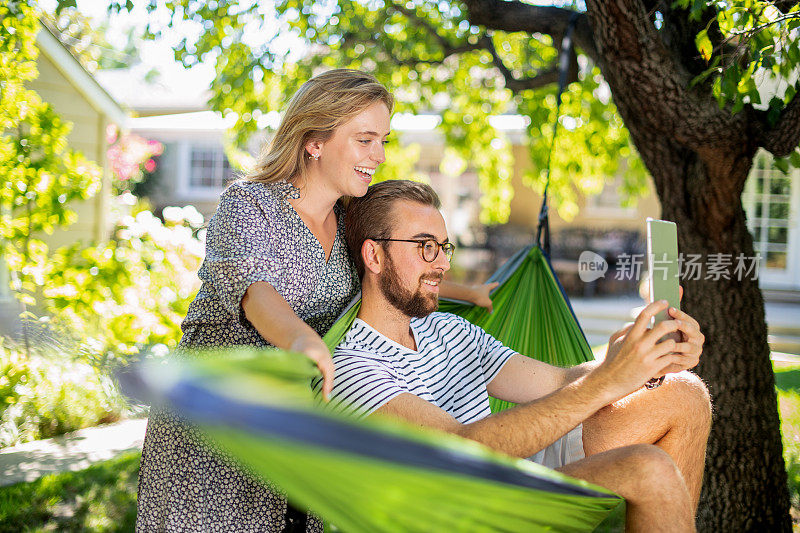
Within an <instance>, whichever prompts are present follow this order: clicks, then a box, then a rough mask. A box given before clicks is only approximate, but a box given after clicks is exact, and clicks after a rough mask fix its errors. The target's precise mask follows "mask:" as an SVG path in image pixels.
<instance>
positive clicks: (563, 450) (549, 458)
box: [528, 424, 586, 468]
mask: <svg viewBox="0 0 800 533" xmlns="http://www.w3.org/2000/svg"><path fill="white" fill-rule="evenodd" d="M584 457H586V455H585V454H584V453H583V425H582V424H578V427H576V428H575V429H573V430H572V431H570V432H569V433H567V434H566V435H564V436H563V437H561V438H560V439H558V440H557V441H555V442H554V443H553V444H551V445H550V446H548V447H547V448H545V449H544V450H542V451H540V452H539V453H537V454H535V455H532V456H531V457H528V460H530V461H533V462H534V463H539V464H540V465H543V466H546V467H547V468H558V467H560V466H564V465H568V464H569V463H574V462H575V461H578V460H580V459H583V458H584Z"/></svg>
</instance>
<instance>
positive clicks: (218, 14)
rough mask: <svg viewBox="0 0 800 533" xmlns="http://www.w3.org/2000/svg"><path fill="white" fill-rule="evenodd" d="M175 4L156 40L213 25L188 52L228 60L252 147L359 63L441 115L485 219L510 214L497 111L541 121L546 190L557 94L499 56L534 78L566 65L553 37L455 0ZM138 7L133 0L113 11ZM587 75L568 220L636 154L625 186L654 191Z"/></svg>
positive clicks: (535, 153)
mask: <svg viewBox="0 0 800 533" xmlns="http://www.w3.org/2000/svg"><path fill="white" fill-rule="evenodd" d="M163 7H164V8H166V9H167V10H170V11H171V12H173V13H174V15H173V17H172V18H170V19H169V22H168V23H167V24H166V25H163V24H162V22H161V20H163V17H160V18H157V19H156V18H154V19H153V20H152V21H151V23H150V24H149V26H148V32H149V34H150V35H151V36H153V37H158V36H160V35H162V34H163V32H164V31H166V30H167V29H168V28H170V27H178V25H179V24H181V23H185V22H186V21H191V22H192V23H194V24H196V25H197V26H198V29H199V28H202V31H199V32H198V33H197V35H193V36H186V37H185V38H184V39H183V40H181V41H180V43H179V44H178V46H177V47H176V48H175V56H176V58H177V59H178V60H179V61H181V62H182V63H183V64H184V65H185V66H187V67H188V66H192V65H194V64H196V63H198V62H200V61H209V60H212V61H214V62H215V64H216V69H217V77H216V79H215V80H214V82H213V84H212V87H211V89H212V97H211V99H210V101H209V104H210V106H211V107H212V108H213V109H215V110H217V111H220V112H222V113H223V114H225V115H232V116H234V117H236V119H237V120H236V123H235V124H234V126H233V127H232V128H231V131H232V133H233V137H234V139H235V140H236V143H237V144H238V145H239V146H243V145H244V144H245V142H246V140H247V139H248V138H249V137H250V136H251V135H252V134H253V133H254V132H255V131H256V129H257V128H258V123H259V118H260V117H262V116H263V115H265V114H266V113H269V112H272V111H281V110H282V109H283V107H284V106H285V103H286V101H287V99H288V97H289V96H290V95H291V94H292V93H293V92H294V91H295V90H296V89H297V88H298V87H299V85H300V84H301V83H302V82H303V81H305V80H306V79H308V78H310V77H311V76H313V75H314V74H315V73H318V72H319V71H320V70H322V69H329V68H335V67H351V68H357V69H363V70H366V71H369V72H371V73H373V74H375V75H376V76H377V77H378V78H379V79H380V80H381V81H382V82H384V83H385V84H386V85H387V86H388V87H390V88H391V89H392V90H393V91H394V92H395V96H396V97H397V107H396V111H397V112H401V113H402V112H410V113H430V112H434V113H436V114H438V115H439V117H440V125H439V128H438V129H439V131H440V132H441V133H442V134H443V136H444V138H445V146H446V148H445V150H446V154H445V155H446V157H445V158H444V159H446V160H448V161H450V162H451V165H452V163H453V161H460V164H461V166H463V167H466V166H467V165H469V166H470V167H471V168H473V169H475V170H476V172H477V173H478V176H479V179H480V186H481V191H482V193H483V197H482V199H481V201H482V205H483V208H484V210H483V218H484V221H485V222H503V221H505V220H506V219H507V217H508V213H509V212H508V208H509V202H510V200H511V198H512V195H513V190H512V186H511V176H512V169H513V165H514V158H513V156H512V153H511V142H510V139H509V137H508V135H507V134H506V133H505V132H504V131H503V130H502V129H499V128H498V127H496V126H495V125H493V123H492V122H491V121H490V120H488V117H491V116H499V115H502V114H504V113H521V114H523V115H524V116H526V117H528V120H527V121H526V129H527V133H528V141H529V142H528V143H527V145H528V147H529V151H530V154H531V159H532V162H533V167H532V168H533V170H531V171H530V172H528V174H527V175H526V176H525V181H526V183H528V184H530V185H532V186H534V187H536V188H538V189H539V190H541V189H542V187H543V185H544V181H543V180H544V169H545V166H546V161H547V153H548V149H549V145H550V138H551V134H552V127H553V124H554V122H555V97H554V94H553V93H554V87H553V86H552V84H550V85H542V86H537V87H534V88H530V89H525V90H522V91H512V90H510V89H509V88H508V86H507V85H508V84H507V83H506V82H505V81H504V79H503V77H502V76H500V75H499V72H498V70H497V68H496V66H495V58H494V55H497V56H502V58H503V59H504V60H505V61H507V64H508V68H509V69H511V70H512V71H513V72H515V73H517V74H518V75H520V76H524V75H526V73H529V72H531V71H535V70H536V69H539V68H547V67H548V66H549V65H550V64H551V63H552V62H553V60H554V59H555V56H556V52H555V51H554V49H553V41H552V39H551V38H550V37H549V36H546V35H541V34H534V35H529V34H526V33H522V32H513V33H507V32H502V31H494V32H490V31H487V30H485V29H482V28H480V27H479V26H477V25H474V24H471V23H470V22H469V20H468V15H467V12H466V10H465V9H464V8H463V6H461V5H460V4H458V3H455V2H453V3H449V2H439V3H438V4H437V3H432V2H421V1H418V2H406V3H400V2H376V1H370V2H357V1H352V2H331V1H326V2H312V1H310V0H309V1H296V0H293V1H285V2H276V3H274V4H267V3H241V4H237V3H233V2H167V3H166V4H165V6H163ZM124 8H125V6H124V5H122V3H121V2H120V3H117V4H112V6H111V8H110V9H111V10H120V9H124ZM487 43H491V44H487ZM223 52H224V53H223ZM573 70H574V72H573V74H574V80H575V82H574V83H573V84H572V85H571V86H570V87H569V90H568V91H567V94H566V95H565V98H564V103H563V105H562V114H563V115H564V117H563V118H562V125H563V126H564V128H563V129H562V131H561V133H560V134H559V137H560V138H559V143H560V146H562V149H560V150H557V151H556V154H555V156H554V165H553V167H554V170H553V174H552V181H553V188H552V191H553V198H554V200H555V203H556V204H557V205H558V206H559V209H560V213H561V214H563V215H564V216H567V217H569V216H571V215H573V214H574V213H575V212H576V203H575V200H576V192H578V191H580V192H583V193H590V194H591V193H596V192H599V191H600V190H601V189H602V187H603V185H604V182H605V180H606V179H607V177H609V176H614V175H615V174H616V173H617V170H618V168H619V165H620V161H621V158H620V157H619V155H622V156H624V157H627V165H626V166H625V167H624V170H625V172H624V184H623V192H624V193H626V195H627V196H628V197H634V196H636V195H637V194H639V193H641V192H642V191H643V190H645V184H646V181H645V180H646V173H645V172H644V169H643V167H642V165H641V162H640V161H639V160H638V158H637V157H636V155H635V150H634V149H633V148H632V146H631V143H630V140H629V136H628V134H627V131H626V130H625V128H624V125H623V123H622V120H621V119H620V118H619V115H618V114H617V113H616V112H615V108H614V105H613V103H612V102H611V99H610V93H609V91H608V87H607V86H606V85H605V84H604V82H603V80H602V77H601V75H600V72H599V69H598V68H597V66H596V65H595V64H594V63H593V62H592V61H590V60H588V58H586V56H581V57H580V58H579V59H578V60H575V68H574V69H573ZM566 146H569V147H570V148H569V149H564V148H563V147H566ZM392 151H399V147H391V148H390V153H389V155H388V158H387V164H386V165H385V167H391V166H392V165H393V164H394V162H396V161H401V160H405V159H403V158H400V157H393V156H395V155H399V154H396V153H392ZM388 173H390V174H397V173H398V171H397V169H394V170H389V172H388Z"/></svg>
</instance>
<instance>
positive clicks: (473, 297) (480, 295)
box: [439, 280, 499, 313]
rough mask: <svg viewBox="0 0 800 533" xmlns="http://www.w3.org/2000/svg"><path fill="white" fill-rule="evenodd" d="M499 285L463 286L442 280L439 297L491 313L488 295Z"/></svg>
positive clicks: (490, 301) (493, 283)
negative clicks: (466, 303) (461, 302)
mask: <svg viewBox="0 0 800 533" xmlns="http://www.w3.org/2000/svg"><path fill="white" fill-rule="evenodd" d="M498 285H499V283H497V282H492V283H483V284H480V285H464V284H463V283H456V282H454V281H447V280H444V281H443V282H442V284H441V289H440V292H439V295H440V296H441V297H442V298H450V299H452V300H463V301H465V302H469V303H471V304H473V305H477V306H478V307H485V308H486V309H488V310H489V312H490V313H491V312H492V299H491V298H489V293H490V292H492V291H493V290H494V289H495V288H496V287H497V286H498Z"/></svg>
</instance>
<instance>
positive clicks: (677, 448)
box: [583, 372, 711, 513]
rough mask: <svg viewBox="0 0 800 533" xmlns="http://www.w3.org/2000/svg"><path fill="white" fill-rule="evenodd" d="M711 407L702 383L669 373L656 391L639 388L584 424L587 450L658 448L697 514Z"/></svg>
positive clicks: (686, 375)
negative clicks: (682, 483) (635, 446)
mask: <svg viewBox="0 0 800 533" xmlns="http://www.w3.org/2000/svg"><path fill="white" fill-rule="evenodd" d="M710 427H711V404H710V401H709V396H708V391H707V389H706V387H705V385H704V384H703V382H702V381H701V380H700V378H698V377H697V376H695V375H694V374H691V373H689V372H681V373H678V374H670V375H668V376H667V379H666V380H665V381H664V384H663V385H662V386H661V387H659V388H656V389H653V390H648V389H640V390H638V391H636V392H634V393H633V394H630V395H628V396H626V397H625V398H623V399H621V400H619V401H618V402H615V403H614V404H612V405H610V406H608V407H605V408H603V409H601V410H600V411H598V412H597V413H596V414H595V415H593V416H591V417H590V418H588V419H587V420H586V421H585V422H584V423H583V448H584V451H585V453H586V456H587V457H589V456H593V455H595V454H598V453H602V452H605V451H608V450H612V449H614V448H620V447H623V446H628V445H631V444H655V445H656V446H658V447H659V448H661V449H662V450H664V451H665V452H667V453H668V454H669V455H670V457H672V459H673V460H674V461H675V464H676V465H677V466H678V469H679V470H680V472H681V474H682V475H683V478H684V480H685V481H686V486H687V488H688V490H689V494H690V496H691V502H692V510H693V511H692V512H693V513H694V512H696V510H697V503H698V501H699V499H700V488H701V486H702V482H703V467H704V464H705V453H706V442H707V440H708V433H709V430H710Z"/></svg>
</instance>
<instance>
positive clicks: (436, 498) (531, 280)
mask: <svg viewBox="0 0 800 533" xmlns="http://www.w3.org/2000/svg"><path fill="white" fill-rule="evenodd" d="M491 280H492V281H498V282H499V283H500V285H499V286H498V287H497V288H496V289H495V290H494V291H493V293H492V300H493V303H494V309H495V310H494V313H492V314H489V313H488V312H486V311H485V310H484V309H481V308H475V307H473V306H471V305H470V304H466V303H464V302H454V301H451V302H442V308H443V309H448V310H452V311H455V312H457V313H458V314H460V315H462V316H464V317H465V318H467V319H469V320H471V321H474V322H475V323H477V324H479V325H481V326H483V327H485V328H486V329H487V331H489V332H491V333H492V334H493V335H495V336H496V337H497V338H499V339H501V340H502V341H503V342H504V343H506V344H507V345H508V346H510V347H512V348H514V349H515V350H517V351H518V352H520V353H523V354H525V355H529V356H535V357H537V358H540V359H542V360H545V361H547V362H550V363H554V364H560V365H565V366H566V365H573V364H577V363H580V362H582V361H586V360H588V359H590V358H591V351H590V349H589V346H588V344H587V342H586V339H585V337H584V335H583V333H582V331H581V329H580V327H579V326H578V324H577V321H576V319H575V317H574V314H573V313H572V310H571V307H570V305H569V303H568V301H567V299H566V297H565V296H564V294H563V291H562V289H561V287H560V285H559V284H558V281H557V278H556V277H555V275H554V274H553V271H552V267H551V266H550V263H549V261H548V260H547V258H546V256H545V255H544V254H543V253H542V252H541V250H540V249H539V248H538V247H536V246H532V247H529V248H526V249H525V250H522V251H520V252H519V253H518V254H516V255H515V256H514V257H512V258H511V259H510V260H509V261H508V262H507V263H506V264H505V265H504V266H503V267H501V269H500V270H498V272H497V273H496V274H495V275H494V276H493V277H492V278H491ZM359 304H360V300H358V299H356V300H354V302H353V303H352V304H351V305H350V306H349V307H348V309H347V310H346V311H345V313H344V314H343V315H342V316H341V317H340V319H339V320H338V321H337V322H336V324H335V325H334V326H333V328H332V329H331V330H330V331H329V333H328V334H327V335H326V336H325V340H326V342H327V343H328V345H329V346H335V345H336V344H337V343H338V342H339V340H340V339H341V338H342V336H343V335H344V334H345V333H346V331H347V330H348V329H349V327H350V324H352V321H353V320H354V318H355V316H356V314H357V313H358V308H359ZM170 368H171V367H166V368H165V367H164V365H158V366H155V367H142V368H140V369H139V371H138V374H135V375H134V374H130V375H127V376H123V386H124V388H125V390H126V392H128V393H129V394H130V395H132V396H136V397H139V398H145V399H147V400H149V401H151V402H166V403H167V405H168V406H169V407H170V408H171V409H174V410H176V411H177V412H179V413H181V414H182V415H184V416H186V417H187V418H189V419H190V420H193V421H194V422H195V423H197V424H198V425H199V426H200V427H201V428H202V429H203V430H204V431H205V432H206V433H207V434H208V435H209V436H210V437H211V438H212V439H213V440H215V441H216V442H217V443H218V444H219V445H220V446H221V447H222V448H223V449H224V450H226V451H227V452H228V453H229V454H230V455H231V456H233V457H235V458H236V459H237V460H238V461H240V462H241V463H242V464H243V465H246V466H247V467H248V468H249V469H251V470H252V471H253V472H254V473H255V474H256V475H260V476H263V477H264V478H265V479H268V480H271V481H273V482H275V483H276V484H277V485H278V486H279V487H281V488H282V489H283V490H285V491H286V494H287V495H288V496H289V498H290V499H291V500H292V501H293V502H294V503H295V504H297V505H299V506H301V507H304V508H307V509H312V510H313V511H314V512H316V513H318V514H319V515H320V516H322V517H323V518H324V519H325V520H326V522H329V523H332V524H335V525H336V526H337V527H338V528H340V529H341V530H342V531H346V532H348V533H353V532H372V531H420V532H423V531H426V532H427V531H443V532H450V531H470V532H471V531H547V530H555V531H592V530H593V529H595V528H597V527H598V524H600V527H599V529H601V530H607V529H610V528H611V529H617V528H620V527H621V524H622V522H623V520H624V512H625V504H624V500H622V499H621V498H620V497H619V496H617V495H615V494H613V493H612V492H610V491H608V490H606V489H603V488H601V487H597V486H594V485H591V484H589V483H586V482H584V481H580V480H576V479H573V478H570V477H568V476H565V475H562V474H560V473H558V472H556V471H553V470H550V469H548V468H545V467H542V466H540V465H537V464H534V463H531V462H530V461H526V460H519V459H513V458H509V457H506V456H504V455H502V454H497V453H494V452H492V451H491V450H488V449H486V448H484V447H482V446H480V445H477V444H475V443H472V442H470V441H466V440H463V439H460V438H457V437H453V436H450V435H446V434H442V433H434V432H428V431H422V430H419V429H417V428H411V427H409V426H406V425H404V424H402V423H400V422H395V421H388V420H371V419H369V418H368V419H366V420H354V419H351V418H347V417H346V416H344V415H343V414H340V413H334V412H331V410H330V409H325V408H324V407H321V406H320V405H319V404H318V403H317V402H316V401H314V400H313V399H312V394H311V391H310V389H309V387H308V383H309V379H310V378H312V377H314V376H316V375H318V372H317V370H316V368H315V367H314V365H313V364H312V363H311V362H310V361H309V360H308V359H307V358H305V357H303V356H299V355H297V354H290V353H287V352H283V351H280V350H270V351H260V352H258V351H255V350H250V351H244V352H242V353H239V354H233V355H230V354H229V355H228V356H227V357H224V358H214V357H210V358H206V359H192V360H183V361H182V362H181V363H180V368H178V370H176V371H171V370H170ZM502 403H503V402H496V404H495V405H494V406H493V407H494V408H495V409H499V408H505V407H507V406H508V405H507V404H503V405H501V404H502ZM604 520H605V521H604Z"/></svg>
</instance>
